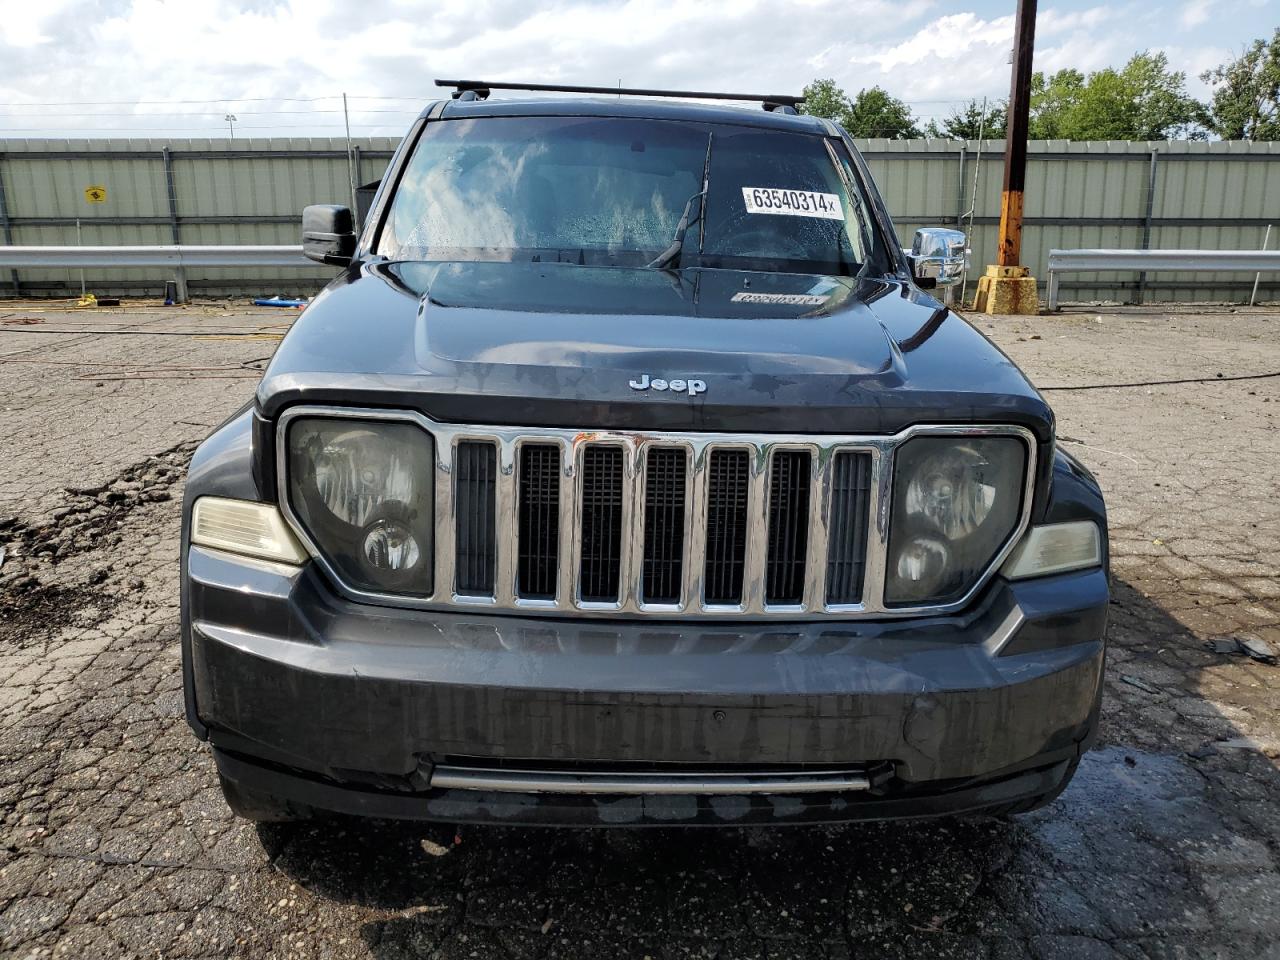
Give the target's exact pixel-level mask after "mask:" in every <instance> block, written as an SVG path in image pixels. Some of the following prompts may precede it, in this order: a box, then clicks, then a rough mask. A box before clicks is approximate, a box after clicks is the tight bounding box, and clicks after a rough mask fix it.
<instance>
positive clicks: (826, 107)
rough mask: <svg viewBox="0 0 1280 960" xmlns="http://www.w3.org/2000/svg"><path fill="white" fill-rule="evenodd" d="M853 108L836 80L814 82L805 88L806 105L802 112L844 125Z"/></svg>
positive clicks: (801, 108) (804, 104)
mask: <svg viewBox="0 0 1280 960" xmlns="http://www.w3.org/2000/svg"><path fill="white" fill-rule="evenodd" d="M852 106H853V104H851V103H850V102H849V97H848V96H847V95H846V94H845V92H844V91H843V90H841V89H840V87H838V86H837V85H836V82H835V81H834V80H831V79H822V80H814V81H813V82H812V83H810V84H809V85H808V86H806V87H805V88H804V103H803V104H802V105H801V107H800V112H801V113H807V114H810V115H812V116H815V117H825V118H826V119H828V120H834V121H835V122H836V123H844V118H845V117H846V116H847V115H848V113H849V110H850V108H852Z"/></svg>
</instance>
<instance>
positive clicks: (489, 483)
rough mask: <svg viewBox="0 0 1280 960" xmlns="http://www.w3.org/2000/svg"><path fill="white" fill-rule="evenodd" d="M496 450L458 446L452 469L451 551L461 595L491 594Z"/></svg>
mask: <svg viewBox="0 0 1280 960" xmlns="http://www.w3.org/2000/svg"><path fill="white" fill-rule="evenodd" d="M496 454H497V449H496V448H495V447H494V445H493V444H492V443H477V442H475V441H469V442H465V443H460V444H458V449H457V453H456V455H455V456H456V464H455V467H454V481H453V482H454V488H453V489H454V535H455V536H456V537H457V547H456V549H455V550H454V557H455V560H454V563H455V568H454V569H455V576H456V577H457V591H458V593H460V594H462V595H464V596H477V597H482V596H491V595H492V594H493V577H494V565H495V563H496V561H497V556H498V552H497V541H496V533H497V527H496V523H495V520H496V516H495V511H496V505H495V503H494V496H495V495H496V492H497V479H498V478H497V476H496V474H497V459H496Z"/></svg>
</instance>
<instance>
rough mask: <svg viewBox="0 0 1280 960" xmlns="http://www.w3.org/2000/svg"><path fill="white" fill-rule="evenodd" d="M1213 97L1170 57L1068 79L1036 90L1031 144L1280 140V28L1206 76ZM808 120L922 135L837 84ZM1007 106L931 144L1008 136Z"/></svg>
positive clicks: (957, 115) (819, 85) (968, 119)
mask: <svg viewBox="0 0 1280 960" xmlns="http://www.w3.org/2000/svg"><path fill="white" fill-rule="evenodd" d="M1201 79H1202V80H1204V81H1205V82H1206V83H1208V84H1211V85H1212V87H1213V95H1212V99H1211V102H1210V103H1209V104H1203V103H1200V102H1199V101H1197V100H1195V99H1194V98H1193V97H1191V96H1189V95H1188V94H1187V87H1186V81H1187V76H1186V74H1185V73H1183V72H1181V71H1178V70H1172V69H1170V67H1169V58H1168V57H1167V56H1165V54H1163V53H1152V52H1150V51H1146V52H1143V53H1135V54H1134V55H1133V56H1132V57H1131V58H1130V59H1129V62H1128V63H1126V64H1125V65H1124V66H1123V67H1121V68H1120V69H1118V70H1117V69H1115V68H1113V67H1107V68H1106V69H1104V70H1098V71H1096V72H1094V73H1090V74H1088V75H1087V76H1086V75H1085V74H1084V73H1081V72H1080V71H1079V70H1073V69H1066V70H1059V71H1058V72H1057V73H1054V74H1051V75H1049V76H1046V75H1045V74H1043V73H1037V74H1035V75H1034V76H1033V77H1032V80H1031V117H1030V138H1031V139H1033V140H1169V139H1175V138H1187V139H1191V140H1202V139H1205V137H1206V136H1207V135H1208V134H1212V135H1214V136H1218V137H1221V138H1222V139H1224V140H1280V28H1277V29H1276V31H1275V33H1274V35H1273V36H1272V37H1271V39H1270V40H1266V39H1262V40H1255V41H1254V42H1253V44H1252V45H1251V46H1249V47H1248V48H1247V49H1246V50H1245V51H1244V52H1243V53H1241V55H1240V56H1239V57H1237V58H1235V59H1234V60H1229V61H1227V62H1226V63H1224V64H1222V65H1220V66H1218V67H1216V68H1214V69H1213V70H1210V71H1208V72H1206V73H1204V74H1202V75H1201ZM804 96H805V101H804V104H803V107H802V112H804V113H808V114H812V115H814V116H817V117H827V118H829V119H831V120H835V121H836V122H837V123H839V124H841V125H842V126H843V127H844V128H845V129H846V130H847V131H849V134H850V135H851V136H854V137H888V138H890V139H908V138H911V137H919V136H921V135H922V131H921V129H920V127H919V126H918V124H917V122H916V119H915V118H914V117H912V115H911V109H910V107H908V106H907V104H905V103H904V102H903V101H901V100H899V99H898V98H896V97H894V96H891V95H890V94H889V93H888V92H887V91H885V90H884V89H883V88H881V87H871V88H869V89H866V90H862V91H859V93H858V95H857V96H856V97H853V98H850V97H849V95H848V94H846V93H845V92H844V90H842V89H841V88H840V87H839V86H838V85H837V84H836V82H835V81H834V80H831V79H820V80H814V81H813V82H812V83H810V84H809V85H808V86H807V87H805V88H804ZM1007 109H1008V108H1007V106H1006V105H1005V104H1003V103H997V104H994V105H993V106H990V107H989V108H988V109H987V111H986V116H985V118H984V116H983V110H982V105H981V103H980V102H979V101H977V100H970V101H969V102H968V103H967V104H965V106H964V107H963V108H960V109H957V110H955V111H953V112H952V114H951V115H950V116H949V117H947V118H946V119H945V120H943V121H942V122H941V123H938V122H937V121H936V120H931V121H930V122H929V124H928V126H927V127H926V128H925V129H924V131H923V133H924V135H927V136H930V137H945V138H948V139H954V140H973V139H976V138H977V137H978V135H979V129H982V136H984V137H988V138H992V139H999V138H1001V137H1003V136H1005V133H1006V125H1007Z"/></svg>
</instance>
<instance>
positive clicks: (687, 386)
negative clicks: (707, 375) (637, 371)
mask: <svg viewBox="0 0 1280 960" xmlns="http://www.w3.org/2000/svg"><path fill="white" fill-rule="evenodd" d="M631 389H632V390H657V391H659V392H662V391H663V390H670V391H671V392H672V393H688V394H689V396H691V397H696V396H697V395H698V394H700V393H706V392H707V384H706V381H704V380H663V379H662V378H661V377H654V378H653V379H652V380H650V379H649V375H648V374H647V373H642V374H641V375H640V379H639V380H632V381H631Z"/></svg>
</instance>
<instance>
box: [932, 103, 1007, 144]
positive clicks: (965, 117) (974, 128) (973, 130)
mask: <svg viewBox="0 0 1280 960" xmlns="http://www.w3.org/2000/svg"><path fill="white" fill-rule="evenodd" d="M1008 126H1009V105H1008V104H1007V103H1006V102H1004V101H1003V100H1001V101H998V102H996V103H995V104H994V105H993V106H989V107H988V108H987V110H986V112H985V114H984V113H983V110H982V103H981V102H980V101H978V100H970V101H969V102H968V103H967V104H966V105H965V108H964V109H963V110H953V111H952V113H951V116H949V117H947V118H946V119H945V120H943V121H942V123H941V125H939V123H938V121H936V120H930V121H929V125H928V126H927V127H926V128H925V136H928V137H934V138H937V139H942V140H977V139H978V138H979V137H981V138H982V139H984V140H1000V139H1003V137H1004V134H1005V130H1006V129H1007V128H1008Z"/></svg>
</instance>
